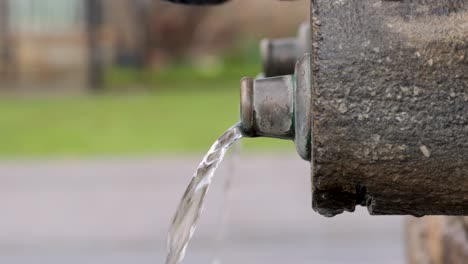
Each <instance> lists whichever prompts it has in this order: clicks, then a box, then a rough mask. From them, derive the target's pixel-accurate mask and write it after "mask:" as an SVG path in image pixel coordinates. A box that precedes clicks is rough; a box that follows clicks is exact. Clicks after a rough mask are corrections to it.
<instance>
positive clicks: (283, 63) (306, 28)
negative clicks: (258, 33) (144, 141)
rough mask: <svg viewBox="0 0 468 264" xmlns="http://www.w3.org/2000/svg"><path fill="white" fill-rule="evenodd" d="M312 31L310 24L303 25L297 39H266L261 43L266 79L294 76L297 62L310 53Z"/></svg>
mask: <svg viewBox="0 0 468 264" xmlns="http://www.w3.org/2000/svg"><path fill="white" fill-rule="evenodd" d="M310 47H311V29H310V24H309V23H308V22H306V23H303V24H301V26H300V27H299V30H298V33H297V37H294V38H280V39H264V40H262V41H261V42H260V54H261V58H262V65H263V73H264V76H265V77H274V76H281V75H287V74H293V73H294V68H295V65H296V62H297V61H298V60H299V59H300V58H301V57H302V56H303V55H304V54H306V53H310Z"/></svg>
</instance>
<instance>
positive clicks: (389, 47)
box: [312, 0, 468, 216]
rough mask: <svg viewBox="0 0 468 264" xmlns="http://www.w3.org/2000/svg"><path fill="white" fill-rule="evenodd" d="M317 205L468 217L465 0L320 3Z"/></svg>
mask: <svg viewBox="0 0 468 264" xmlns="http://www.w3.org/2000/svg"><path fill="white" fill-rule="evenodd" d="M312 3H313V4H312V6H313V7H312V8H313V10H312V12H313V19H312V23H313V31H314V33H313V57H314V59H313V62H312V70H313V74H312V75H313V96H312V97H313V99H312V100H313V105H312V112H313V117H314V118H313V128H312V138H313V142H312V180H313V207H314V209H315V210H317V211H318V212H319V213H321V214H324V215H327V216H333V215H335V214H339V213H341V212H343V211H344V210H347V211H353V210H354V208H355V206H356V205H363V206H367V207H368V208H369V211H370V213H371V214H409V215H416V216H423V215H431V214H444V215H468V0H451V1H425V0H424V1H423V0H405V1H380V0H341V1H329V0H313V1H312Z"/></svg>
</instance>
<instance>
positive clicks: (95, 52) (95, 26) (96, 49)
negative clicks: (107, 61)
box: [85, 0, 103, 90]
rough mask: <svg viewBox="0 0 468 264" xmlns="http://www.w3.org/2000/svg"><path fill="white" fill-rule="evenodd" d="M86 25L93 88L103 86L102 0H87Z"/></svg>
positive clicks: (89, 76) (90, 77) (89, 77)
mask: <svg viewBox="0 0 468 264" xmlns="http://www.w3.org/2000/svg"><path fill="white" fill-rule="evenodd" d="M85 10H86V25H87V32H88V49H89V51H88V54H89V56H88V64H89V65H88V83H89V86H90V87H91V88H92V89H93V90H98V89H99V88H101V87H102V86H103V77H102V76H103V61H102V54H101V53H102V51H101V47H100V44H99V32H100V30H99V29H100V27H101V26H102V24H103V4H102V1H101V0H86V3H85Z"/></svg>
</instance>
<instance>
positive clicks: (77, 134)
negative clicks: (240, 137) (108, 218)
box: [0, 53, 294, 158]
mask: <svg viewBox="0 0 468 264" xmlns="http://www.w3.org/2000/svg"><path fill="white" fill-rule="evenodd" d="M243 54H248V53H243ZM256 61H258V60H257V58H255V59H251V57H250V55H248V56H247V55H246V56H239V55H232V56H226V57H224V58H223V59H222V62H223V65H222V67H221V68H219V69H215V70H216V71H215V74H213V73H212V72H210V71H207V70H206V69H205V70H202V69H201V68H200V67H197V68H193V67H191V66H190V65H189V64H184V63H179V64H175V65H171V66H170V67H168V68H166V69H164V70H161V71H158V72H151V71H141V72H140V71H136V70H130V69H111V70H110V71H109V73H108V74H107V77H106V79H107V81H108V87H109V90H110V91H107V92H105V93H102V94H98V95H83V96H78V97H76V96H75V97H63V96H62V97H57V96H55V97H26V98H19V97H13V98H1V99H0V131H2V140H1V141H0V156H3V157H10V158H11V157H37V156H55V157H56V156H75V155H76V156H84V155H86V156H87V155H93V156H100V155H144V154H170V153H173V154H178V153H190V152H192V153H193V152H196V153H200V155H201V154H202V153H203V152H204V151H206V150H207V149H208V148H209V146H210V145H211V144H212V143H213V142H214V140H215V139H216V138H217V137H218V136H219V135H220V134H221V133H222V132H223V131H225V130H226V129H227V128H228V127H230V126H231V125H233V124H234V123H236V122H237V120H238V116H239V114H238V104H239V79H240V78H241V77H242V76H244V75H245V74H247V75H249V74H250V75H254V74H255V73H257V72H258V71H259V70H258V69H259V68H260V67H259V65H257V64H256V63H255V62H256ZM135 85H144V86H145V90H146V89H147V90H148V91H144V92H141V91H140V92H135V91H133V90H132V89H130V88H132V87H133V86H135ZM125 86H127V87H129V88H128V89H129V90H132V91H131V92H129V93H127V92H122V91H120V92H116V91H115V89H116V88H115V87H121V88H118V89H122V87H125ZM244 145H245V146H246V149H248V150H284V149H288V150H291V151H294V145H293V144H292V143H291V142H287V141H284V143H281V141H278V140H270V139H255V140H250V139H247V140H244Z"/></svg>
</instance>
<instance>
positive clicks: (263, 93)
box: [240, 54, 311, 160]
mask: <svg viewBox="0 0 468 264" xmlns="http://www.w3.org/2000/svg"><path fill="white" fill-rule="evenodd" d="M310 59H311V57H310V55H309V54H306V55H304V56H303V57H302V58H301V59H300V60H299V61H298V62H297V64H296V70H295V74H294V75H286V76H279V77H272V78H259V79H255V80H254V79H252V78H244V79H242V80H241V106H240V115H241V127H242V131H243V133H244V135H245V136H248V137H270V138H279V139H290V140H294V142H295V143H296V148H297V151H298V153H299V155H300V156H301V157H302V158H303V159H305V160H310V133H311V132H310V131H311V130H310V124H311V114H310V113H311V111H310V106H311V76H310V74H311V72H310Z"/></svg>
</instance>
